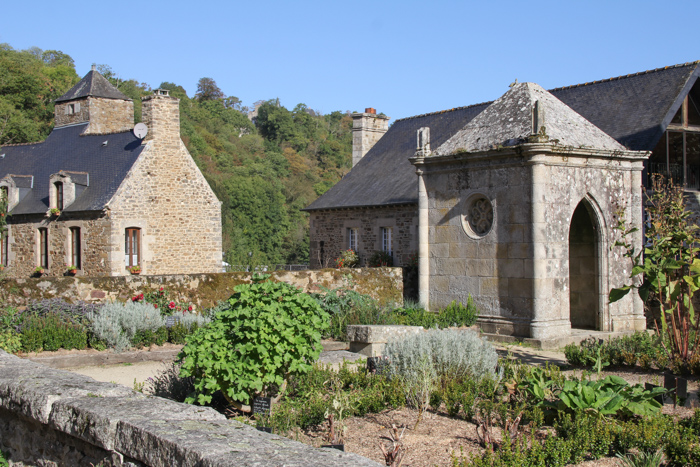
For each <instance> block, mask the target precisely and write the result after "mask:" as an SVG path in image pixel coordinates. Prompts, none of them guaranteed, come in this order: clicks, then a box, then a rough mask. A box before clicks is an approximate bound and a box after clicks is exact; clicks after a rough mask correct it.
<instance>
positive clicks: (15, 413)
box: [0, 350, 379, 467]
mask: <svg viewBox="0 0 700 467" xmlns="http://www.w3.org/2000/svg"><path fill="white" fill-rule="evenodd" d="M0 448H1V449H2V450H3V451H5V452H7V453H8V454H9V459H10V461H11V462H22V463H23V464H24V465H59V466H63V465H65V466H89V465H102V466H104V467H109V466H115V467H117V466H119V467H120V466H125V465H131V466H140V465H147V466H154V467H156V466H158V467H159V466H163V467H165V466H168V467H169V466H172V465H179V466H195V465H197V466H210V467H218V466H221V467H224V466H230V465H240V466H253V465H256V466H258V465H287V466H327V465H356V466H378V465H379V464H377V463H375V462H373V461H371V460H369V459H366V458H364V457H361V456H358V455H356V454H350V453H343V452H340V451H336V450H331V449H319V448H314V447H311V446H307V445H305V444H302V443H299V442H296V441H292V440H289V439H287V438H283V437H281V436H277V435H273V434H268V433H263V432H260V431H258V430H256V429H255V428H254V427H251V426H248V425H245V424H243V423H240V422H236V421H233V420H226V418H225V417H224V416H223V415H222V414H220V413H218V412H216V411H214V410H213V409H211V408H208V407H198V406H192V405H186V404H180V403H177V402H173V401H169V400H166V399H161V398H159V397H154V396H146V395H144V394H141V393H138V392H136V391H133V390H131V389H128V388H126V387H123V386H119V385H116V384H112V383H101V382H97V381H95V380H93V379H92V378H89V377H87V376H83V375H78V374H75V373H70V372H67V371H64V370H55V369H52V368H48V367H46V366H43V365H40V364H37V363H34V362H30V361H27V360H23V359H21V358H18V357H15V356H13V355H10V354H8V353H6V352H4V351H2V350H0Z"/></svg>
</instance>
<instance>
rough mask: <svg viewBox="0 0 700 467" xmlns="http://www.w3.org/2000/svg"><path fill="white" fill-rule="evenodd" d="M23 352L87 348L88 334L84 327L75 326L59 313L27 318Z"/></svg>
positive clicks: (23, 325) (24, 325)
mask: <svg viewBox="0 0 700 467" xmlns="http://www.w3.org/2000/svg"><path fill="white" fill-rule="evenodd" d="M21 330H22V333H21V337H20V340H21V342H22V350H24V351H25V352H37V351H40V350H48V351H54V350H58V349H60V348H64V349H84V348H86V347H87V332H86V330H85V328H84V327H83V326H82V325H79V324H74V323H72V322H71V321H69V320H66V319H65V316H62V315H60V314H57V313H48V314H46V315H44V316H39V315H34V314H32V315H29V316H25V317H24V319H23V321H22V325H21Z"/></svg>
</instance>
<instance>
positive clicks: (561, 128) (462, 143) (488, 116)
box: [434, 83, 625, 155]
mask: <svg viewBox="0 0 700 467" xmlns="http://www.w3.org/2000/svg"><path fill="white" fill-rule="evenodd" d="M535 109H537V110H535ZM535 112H536V113H537V114H538V115H539V119H540V120H541V121H539V122H538V123H537V126H538V128H534V127H533V122H534V120H535V117H534V115H533V114H534V113H535ZM539 131H543V132H545V133H546V135H547V136H548V137H549V141H556V142H557V144H559V145H563V146H570V147H577V148H584V147H585V148H593V149H608V150H624V149H625V148H624V147H623V146H621V145H620V143H618V142H617V141H615V140H614V139H612V138H611V137H610V136H608V135H607V134H605V133H604V132H603V131H602V130H600V129H599V128H597V127H596V126H594V125H593V124H592V123H590V122H588V121H587V120H586V119H585V118H583V117H582V116H580V115H579V114H577V113H576V112H574V111H573V110H571V108H570V107H568V106H567V105H566V104H564V103H563V102H562V101H560V100H559V99H557V98H556V97H554V96H553V95H551V94H550V93H548V92H547V91H545V90H544V89H542V87H540V86H539V85H538V84H535V83H519V84H515V85H513V86H512V87H511V89H510V90H509V91H508V92H506V93H505V94H504V95H503V96H501V97H500V98H499V99H497V100H496V101H494V102H493V103H492V104H491V105H489V106H488V107H487V108H486V109H485V110H484V111H483V112H481V113H480V114H479V115H477V116H476V117H475V118H474V119H473V120H471V121H470V122H469V123H467V125H466V126H465V127H464V128H462V129H461V130H459V131H458V132H457V133H455V134H454V136H452V137H451V138H449V139H448V140H447V141H446V142H445V143H443V144H442V145H441V146H439V147H438V148H437V149H436V150H435V152H434V154H435V155H446V154H453V153H455V152H458V151H468V152H477V151H488V150H490V149H495V148H497V147H502V146H515V145H518V144H522V143H525V142H527V140H528V137H529V136H531V135H533V134H535V133H538V132H539Z"/></svg>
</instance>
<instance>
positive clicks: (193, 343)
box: [180, 276, 329, 411]
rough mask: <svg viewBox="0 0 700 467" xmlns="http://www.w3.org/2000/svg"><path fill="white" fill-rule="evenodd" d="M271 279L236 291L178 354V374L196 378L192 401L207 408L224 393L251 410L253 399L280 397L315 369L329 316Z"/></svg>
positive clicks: (261, 279)
mask: <svg viewBox="0 0 700 467" xmlns="http://www.w3.org/2000/svg"><path fill="white" fill-rule="evenodd" d="M267 278H269V276H257V277H254V281H253V284H243V285H239V286H237V287H236V288H235V289H234V290H235V291H236V293H235V294H233V295H232V296H231V298H230V299H229V307H228V308H227V309H224V310H221V311H219V312H218V313H217V314H216V316H214V318H213V319H212V322H211V323H210V324H209V325H208V326H206V327H204V328H200V329H198V330H197V332H195V333H194V334H193V335H192V336H191V337H190V338H189V340H188V342H187V345H185V347H184V348H183V349H182V352H181V353H180V359H181V360H182V368H181V370H180V374H181V375H182V376H183V377H187V376H193V377H194V378H195V394H193V395H192V396H191V397H189V398H188V399H187V401H188V402H190V403H192V402H195V401H196V402H198V403H199V404H206V403H207V402H209V401H211V396H212V394H213V393H214V392H216V391H217V390H221V391H222V393H223V394H224V397H226V399H227V400H228V401H229V403H231V404H232V405H234V406H236V407H238V408H240V409H243V410H246V411H249V410H250V407H249V406H247V405H248V404H250V403H251V402H252V400H253V398H254V397H255V396H257V395H262V394H268V395H272V394H273V393H277V392H281V390H282V389H283V388H284V385H285V382H286V380H287V378H288V377H289V376H290V375H293V374H299V373H305V372H308V371H309V370H310V369H311V365H312V363H313V361H314V360H316V358H318V355H319V354H320V352H321V333H322V332H323V330H324V329H326V328H327V327H328V321H329V316H328V314H327V313H325V312H324V311H323V310H322V309H321V307H320V306H319V305H318V303H316V301H315V300H314V299H312V298H311V297H310V296H308V295H307V294H304V293H302V292H301V291H300V290H299V289H297V288H296V287H294V286H291V285H289V284H286V283H283V282H271V281H269V280H267Z"/></svg>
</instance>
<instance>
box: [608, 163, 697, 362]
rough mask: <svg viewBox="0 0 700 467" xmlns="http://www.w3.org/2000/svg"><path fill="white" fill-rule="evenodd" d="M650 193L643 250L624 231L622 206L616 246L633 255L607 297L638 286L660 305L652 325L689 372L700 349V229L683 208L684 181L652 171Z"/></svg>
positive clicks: (618, 296)
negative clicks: (698, 304) (622, 281)
mask: <svg viewBox="0 0 700 467" xmlns="http://www.w3.org/2000/svg"><path fill="white" fill-rule="evenodd" d="M652 192H653V194H652V196H651V199H649V200H648V203H647V206H646V209H645V210H646V214H647V218H648V222H647V224H646V229H645V232H644V233H645V236H646V242H645V247H644V251H643V252H642V251H636V250H635V248H634V246H633V245H632V243H631V242H630V241H629V240H628V236H629V235H630V234H632V233H633V232H635V231H636V230H637V229H636V228H630V227H628V226H627V225H626V223H625V220H624V215H623V214H624V211H622V210H620V212H619V213H618V224H617V225H616V227H615V229H616V230H617V231H618V232H620V239H619V240H618V241H616V242H615V246H620V247H622V248H623V249H624V256H626V257H628V258H630V259H631V261H632V264H633V267H632V270H631V272H630V280H631V281H632V283H631V284H629V285H625V286H622V287H619V288H613V289H612V290H611V291H610V294H609V299H610V302H615V301H617V300H620V299H621V298H622V297H624V296H625V295H627V293H629V291H630V290H632V289H636V290H637V292H638V293H639V297H640V298H641V299H642V300H643V301H644V302H647V300H652V301H654V302H655V303H656V304H657V305H658V306H659V308H660V314H659V319H658V321H657V322H656V323H655V325H656V331H657V333H658V334H659V336H661V337H663V339H662V340H661V344H662V345H663V346H664V349H665V350H666V352H667V354H668V356H669V358H670V359H671V360H672V361H673V362H675V364H676V366H677V367H678V370H680V371H681V372H684V373H685V372H687V371H689V369H690V359H691V358H692V356H693V354H695V353H696V352H698V351H699V350H700V320H699V319H697V317H696V316H695V309H694V307H693V297H694V296H695V294H696V293H697V291H698V290H700V259H699V258H698V253H699V252H700V234H699V233H698V232H699V230H698V226H697V225H696V224H695V222H693V221H692V219H691V212H690V211H689V210H688V209H687V208H686V203H685V198H684V190H683V187H682V186H679V185H676V184H675V183H673V180H667V179H665V178H664V177H663V176H661V175H658V174H655V175H653V176H652Z"/></svg>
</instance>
